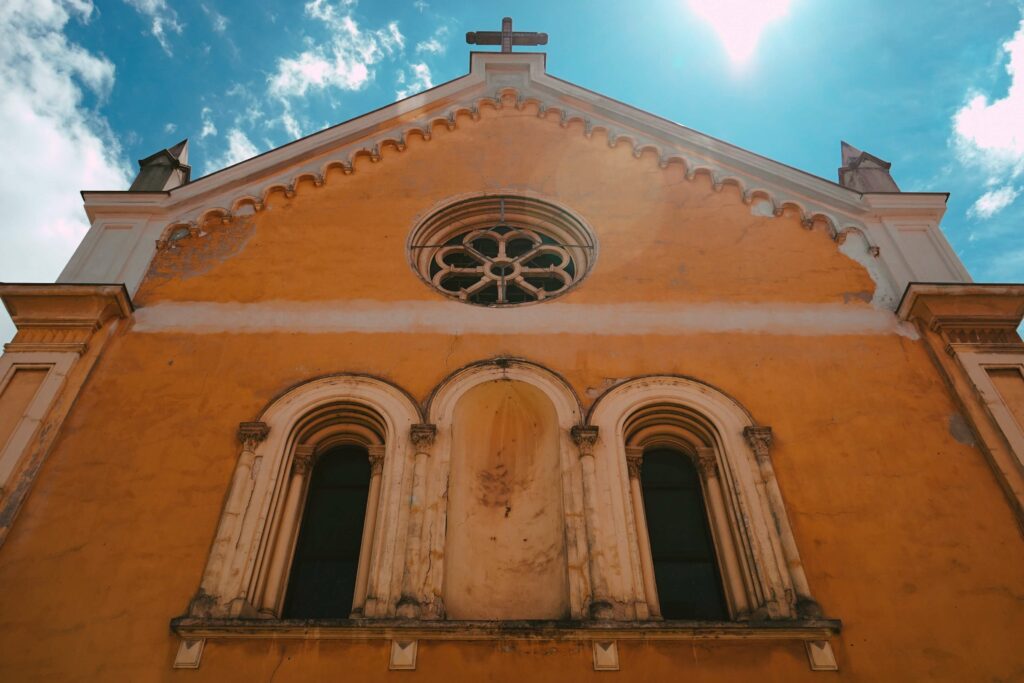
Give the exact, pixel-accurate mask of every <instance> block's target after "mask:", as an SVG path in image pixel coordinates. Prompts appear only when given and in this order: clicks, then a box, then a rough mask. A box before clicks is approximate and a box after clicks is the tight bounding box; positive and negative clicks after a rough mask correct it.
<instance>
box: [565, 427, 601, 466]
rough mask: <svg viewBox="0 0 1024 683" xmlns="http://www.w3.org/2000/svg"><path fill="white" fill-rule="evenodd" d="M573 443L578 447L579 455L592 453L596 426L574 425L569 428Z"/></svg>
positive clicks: (591, 454)
mask: <svg viewBox="0 0 1024 683" xmlns="http://www.w3.org/2000/svg"><path fill="white" fill-rule="evenodd" d="M570 434H571V435H572V440H573V443H575V444H576V447H577V448H579V451H580V457H581V458H586V457H588V456H593V455H594V444H596V443H597V427H582V426H575V427H573V428H572V429H571V430H570Z"/></svg>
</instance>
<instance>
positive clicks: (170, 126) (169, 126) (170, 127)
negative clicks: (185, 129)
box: [164, 123, 178, 135]
mask: <svg viewBox="0 0 1024 683" xmlns="http://www.w3.org/2000/svg"><path fill="white" fill-rule="evenodd" d="M176 130H178V125H177V124H175V123H165V124H164V132H165V133H167V134H168V135H170V134H171V133H173V132H174V131H176Z"/></svg>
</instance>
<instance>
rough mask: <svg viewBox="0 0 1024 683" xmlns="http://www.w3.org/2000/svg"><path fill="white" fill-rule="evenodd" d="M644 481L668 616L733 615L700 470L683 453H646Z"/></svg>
mask: <svg viewBox="0 0 1024 683" xmlns="http://www.w3.org/2000/svg"><path fill="white" fill-rule="evenodd" d="M641 484H642V486H643V493H644V512H645V514H646V515H647V531H648V533H649V535H650V539H651V554H652V556H653V560H654V578H655V580H656V581H657V585H658V602H659V603H660V604H661V615H662V616H663V617H664V618H665V619H707V620H724V619H728V618H729V617H728V610H727V609H726V605H725V596H724V595H723V593H722V578H721V575H720V573H719V571H718V563H717V562H716V560H715V549H714V546H713V544H712V541H711V530H710V528H709V527H708V519H707V513H706V509H705V507H704V495H703V493H702V492H701V488H700V477H699V476H698V474H697V470H696V468H695V467H694V465H693V462H691V460H690V458H688V457H687V456H686V455H684V454H683V453H680V452H678V451H672V450H655V451H649V452H646V453H644V460H643V471H642V476H641Z"/></svg>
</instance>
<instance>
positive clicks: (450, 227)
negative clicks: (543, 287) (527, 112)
mask: <svg viewBox="0 0 1024 683" xmlns="http://www.w3.org/2000/svg"><path fill="white" fill-rule="evenodd" d="M498 225H510V226H512V227H514V228H523V229H525V230H526V231H529V232H533V233H537V234H540V235H545V236H547V237H549V238H551V239H553V240H554V241H555V242H556V243H557V245H558V246H557V250H558V251H559V252H561V253H563V254H565V255H566V256H567V257H569V258H571V259H572V261H573V262H574V266H575V270H576V272H575V275H574V276H573V277H572V282H571V283H569V284H568V286H566V287H564V288H563V289H561V290H558V291H556V292H553V293H545V292H543V291H541V292H540V295H539V296H538V298H536V299H534V300H532V301H526V302H514V303H500V304H482V303H476V302H471V301H468V300H467V293H466V292H463V293H462V294H454V293H452V292H449V291H446V290H445V289H443V288H441V287H440V286H439V285H438V284H436V283H435V282H434V278H433V277H432V276H431V272H430V271H431V264H432V263H433V261H434V256H435V255H436V254H437V252H438V251H441V250H442V249H445V248H446V247H445V245H446V243H447V242H448V241H449V240H450V239H452V238H453V237H456V236H458V235H463V234H469V233H471V232H474V231H482V232H488V231H490V230H491V229H493V228H494V227H495V226H498ZM549 246H551V245H549ZM449 248H450V247H449ZM406 249H407V252H408V256H409V264H410V266H411V267H412V269H413V271H414V272H415V273H416V274H417V276H418V277H419V278H420V279H421V280H423V282H424V283H426V284H427V285H428V286H429V287H430V288H431V289H433V290H434V291H436V292H438V293H439V294H441V295H442V296H444V297H445V298H447V299H451V300H454V301H462V302H464V303H471V304H473V305H481V306H490V307H497V308H508V307H516V306H528V305H534V304H539V303H543V302H545V301H550V300H551V299H555V298H557V297H560V296H563V295H565V294H567V293H568V292H570V291H572V290H573V289H575V288H576V287H577V286H578V285H579V284H580V283H581V282H582V281H583V280H584V279H586V277H587V276H588V275H589V274H590V272H591V271H592V270H593V268H594V264H595V263H596V261H597V255H598V249H597V240H596V238H595V236H594V231H593V229H592V228H591V227H590V225H589V224H588V223H587V222H586V221H585V220H584V219H583V218H582V217H581V216H580V215H578V214H577V213H575V212H574V211H572V210H571V209H569V208H568V207H566V206H564V205H562V204H560V203H559V202H557V201H554V200H552V199H550V198H547V197H542V196H540V195H537V194H535V193H527V192H516V191H501V192H493V193H473V194H466V195H459V196H456V197H452V198H448V199H446V200H444V201H442V202H440V203H439V204H437V205H435V206H434V207H432V208H431V209H430V210H428V211H426V212H425V213H424V215H423V218H421V219H420V220H418V221H417V223H416V224H415V225H414V226H413V229H412V230H411V231H410V233H409V239H408V242H407V244H406ZM513 260H515V259H513ZM484 271H487V272H491V271H490V270H488V268H487V266H486V265H485V266H484ZM516 272H517V273H518V267H516ZM481 277H482V278H484V274H483V273H482V274H481ZM492 279H493V278H492ZM481 281H482V280H481ZM524 291H526V289H525V288H524Z"/></svg>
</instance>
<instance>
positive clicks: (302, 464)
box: [292, 445, 314, 477]
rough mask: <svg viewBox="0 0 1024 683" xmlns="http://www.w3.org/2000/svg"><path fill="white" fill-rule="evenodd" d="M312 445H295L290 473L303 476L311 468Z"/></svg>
mask: <svg viewBox="0 0 1024 683" xmlns="http://www.w3.org/2000/svg"><path fill="white" fill-rule="evenodd" d="M313 450H314V449H313V447H312V446H305V445H303V446H296V447H295V456H294V457H293V458H292V474H294V475H296V476H299V477H304V476H306V475H307V474H309V472H310V470H312V469H313Z"/></svg>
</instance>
